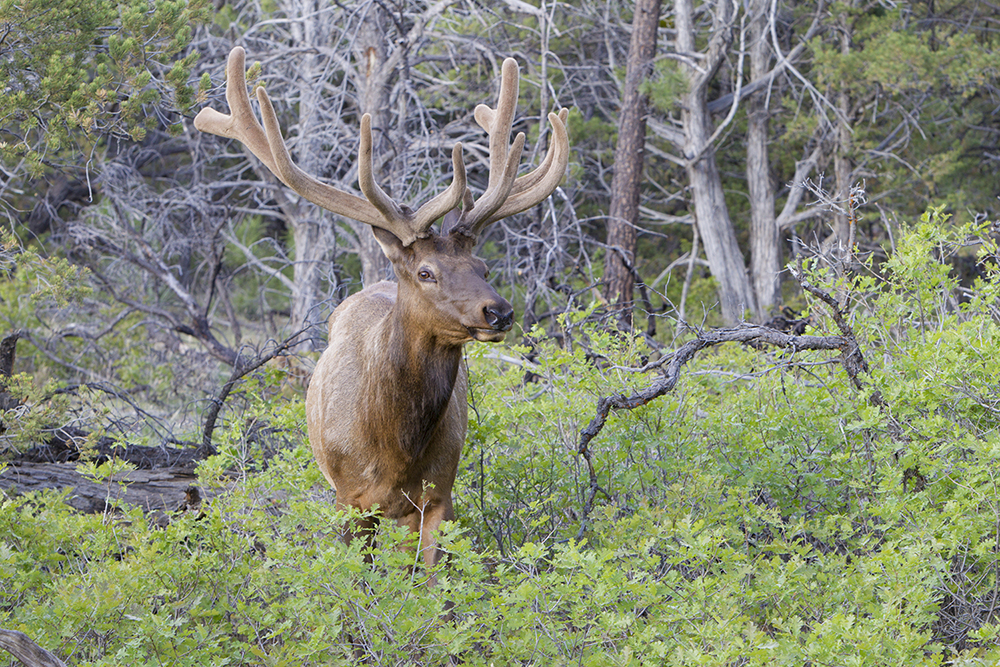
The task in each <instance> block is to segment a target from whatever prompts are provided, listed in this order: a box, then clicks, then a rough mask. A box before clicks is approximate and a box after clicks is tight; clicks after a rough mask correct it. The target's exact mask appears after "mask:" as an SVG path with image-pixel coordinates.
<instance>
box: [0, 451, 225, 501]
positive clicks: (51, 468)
mask: <svg viewBox="0 0 1000 667" xmlns="http://www.w3.org/2000/svg"><path fill="white" fill-rule="evenodd" d="M78 465H79V463H12V464H8V465H7V467H5V468H4V469H3V470H2V471H0V489H2V490H3V491H4V492H6V493H28V492H31V491H40V490H43V489H61V490H64V491H66V494H67V495H66V498H65V502H66V504H67V505H69V506H70V507H72V508H73V509H75V510H78V511H80V512H104V511H105V510H106V509H108V508H109V507H111V505H112V503H115V502H117V501H122V502H124V503H125V504H127V505H132V506H135V507H140V508H142V509H143V511H146V512H153V511H157V510H159V511H164V512H173V511H175V510H178V509H181V508H187V507H188V506H189V505H190V504H191V502H190V501H191V499H192V497H197V498H202V497H203V496H204V495H205V490H204V489H199V487H197V486H196V485H197V484H198V477H197V475H195V473H194V467H193V466H191V467H185V468H158V469H155V470H131V471H129V472H126V473H122V474H119V475H115V476H114V478H113V480H112V481H111V482H110V483H108V482H104V483H97V482H94V481H93V480H91V479H88V478H87V477H84V476H83V475H81V474H80V473H79V472H77V466H78ZM191 489H195V490H194V491H192V490H191Z"/></svg>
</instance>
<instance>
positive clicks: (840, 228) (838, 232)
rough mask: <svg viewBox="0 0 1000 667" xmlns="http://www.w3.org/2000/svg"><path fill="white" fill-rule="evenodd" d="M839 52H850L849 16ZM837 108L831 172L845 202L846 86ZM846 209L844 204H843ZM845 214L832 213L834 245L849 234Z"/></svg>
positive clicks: (848, 188) (848, 104)
mask: <svg viewBox="0 0 1000 667" xmlns="http://www.w3.org/2000/svg"><path fill="white" fill-rule="evenodd" d="M840 52H841V54H843V55H844V56H845V57H846V56H848V55H849V54H850V53H851V21H850V18H849V17H844V19H843V25H842V26H841V30H840ZM837 108H838V109H839V110H840V114H841V119H840V123H838V125H837V150H836V152H835V153H834V156H833V173H834V178H835V179H836V186H837V196H836V198H837V201H839V202H846V201H847V197H848V195H849V194H850V192H851V170H852V166H851V158H850V153H851V128H850V126H849V125H848V118H849V117H850V112H851V99H850V96H849V95H848V93H847V86H846V85H842V87H841V89H840V91H839V92H838V93H837ZM844 208H845V209H846V208H847V207H846V205H845V206H844ZM848 224H849V223H848V220H847V215H846V214H844V213H840V212H835V213H834V215H833V242H834V246H835V247H836V246H837V245H844V244H846V243H847V238H848V236H849V235H850V230H849V229H848Z"/></svg>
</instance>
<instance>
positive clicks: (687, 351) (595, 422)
mask: <svg viewBox="0 0 1000 667" xmlns="http://www.w3.org/2000/svg"><path fill="white" fill-rule="evenodd" d="M813 293H814V294H817V296H819V294H825V292H822V291H821V290H816V292H813ZM826 296H827V298H832V297H829V295H826ZM820 298H823V297H820ZM824 301H826V299H824ZM835 303H836V302H835V301H834V304H835ZM835 312H836V313H837V314H838V315H840V312H839V310H835ZM841 323H842V324H843V326H842V327H841V331H842V333H843V335H841V336H796V335H793V334H787V333H783V332H781V331H778V330H776V329H771V328H768V327H763V326H757V325H749V324H743V325H740V326H738V327H735V328H731V329H715V330H712V331H699V332H698V333H697V337H696V338H695V339H694V340H691V341H688V342H687V343H685V344H684V345H682V346H681V347H679V348H678V349H677V350H676V351H675V352H674V353H673V355H671V356H670V357H669V360H668V362H667V363H666V364H665V367H664V370H663V375H662V377H660V378H659V379H658V380H656V381H655V382H653V383H652V384H650V385H649V386H648V387H646V388H645V389H642V390H639V391H637V392H635V393H633V394H631V395H625V394H615V395H613V396H602V397H601V398H600V399H599V400H598V401H597V414H596V415H595V416H594V418H593V419H591V421H590V423H589V424H588V425H587V427H586V428H584V429H583V430H582V431H581V432H580V445H579V447H578V448H577V454H579V455H580V456H582V457H583V458H584V460H585V461H586V462H587V469H588V472H589V475H590V492H589V494H588V497H587V501H586V503H585V504H584V508H583V521H582V523H581V525H580V530H579V532H578V534H577V539H580V538H582V537H583V533H584V531H585V530H586V526H587V523H588V517H589V516H590V511H591V510H592V509H593V505H594V499H595V498H596V497H597V494H598V492H600V493H604V495H605V496H607V495H608V494H607V492H606V491H604V490H603V489H602V488H601V487H600V485H599V484H598V480H597V473H596V471H595V470H594V466H593V462H592V460H591V452H590V443H591V441H592V440H593V439H594V438H595V437H597V435H598V434H599V433H600V432H601V429H603V428H604V425H605V423H606V422H607V420H608V417H609V416H610V415H611V413H612V412H618V411H620V410H634V409H636V408H638V407H641V406H643V405H646V404H647V403H649V402H651V401H653V400H655V399H657V398H659V397H660V396H663V395H664V394H667V393H669V392H671V391H673V389H674V388H675V387H676V386H677V381H678V380H679V378H680V373H681V368H682V367H683V366H684V364H686V363H688V362H689V361H691V359H693V358H694V356H695V355H696V354H697V353H698V352H699V351H701V350H704V349H705V348H709V347H714V346H716V345H721V344H722V343H743V344H744V345H755V346H761V345H770V346H773V347H779V348H782V349H785V350H790V351H792V352H793V353H794V352H797V351H799V350H839V351H840V353H841V354H840V361H841V363H842V364H843V366H844V370H845V371H847V374H848V375H849V376H850V377H851V381H852V382H853V383H854V385H855V386H856V387H858V388H861V386H862V385H861V380H860V379H859V378H858V375H859V374H860V373H862V372H867V369H868V365H867V363H866V362H865V360H864V356H863V355H862V353H861V348H860V347H859V346H858V342H857V339H856V338H855V337H854V332H853V330H851V329H850V325H848V324H847V322H846V321H845V320H843V317H842V316H840V321H838V326H840V324H841Z"/></svg>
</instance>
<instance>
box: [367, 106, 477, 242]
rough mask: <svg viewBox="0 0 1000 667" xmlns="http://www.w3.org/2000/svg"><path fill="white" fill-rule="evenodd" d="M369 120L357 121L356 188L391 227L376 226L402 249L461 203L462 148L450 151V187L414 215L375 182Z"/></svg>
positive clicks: (463, 180) (463, 176)
mask: <svg viewBox="0 0 1000 667" xmlns="http://www.w3.org/2000/svg"><path fill="white" fill-rule="evenodd" d="M371 123H372V119H371V116H370V115H369V114H365V115H364V116H362V117H361V148H360V149H359V150H358V186H359V187H360V188H361V192H362V193H364V195H365V197H367V198H368V201H370V202H371V203H372V204H373V205H374V206H375V208H376V209H378V211H379V213H381V214H382V217H383V218H385V220H386V221H387V222H388V223H389V224H390V225H391V228H390V227H386V226H385V225H379V226H380V227H383V228H384V229H388V230H389V231H390V232H392V233H393V234H395V235H396V236H397V237H398V238H399V240H400V241H402V242H403V245H406V246H408V245H410V244H411V243H413V241H414V240H416V239H417V238H420V237H426V236H427V230H429V229H430V228H431V225H433V224H434V222H435V221H436V220H437V219H438V218H440V217H441V216H442V215H444V214H445V213H447V212H448V211H451V210H453V209H455V208H457V207H458V206H459V205H460V204H461V203H462V197H463V196H464V194H465V191H466V175H465V161H464V160H463V159H462V144H461V143H457V144H455V147H454V148H453V149H452V151H451V162H452V167H453V170H454V175H453V177H452V181H451V185H449V186H448V188H447V189H446V190H445V191H444V192H442V193H441V194H439V195H437V196H436V197H434V198H433V199H430V200H429V201H427V202H425V203H424V204H423V205H422V206H421V207H420V208H418V209H417V210H416V212H413V211H411V210H410V209H409V208H408V207H405V206H400V205H399V204H397V203H396V202H395V201H394V200H393V199H392V198H391V197H389V195H387V194H386V193H385V191H384V190H383V189H382V188H381V186H379V184H378V183H377V182H376V181H375V175H374V170H373V166H372V127H371Z"/></svg>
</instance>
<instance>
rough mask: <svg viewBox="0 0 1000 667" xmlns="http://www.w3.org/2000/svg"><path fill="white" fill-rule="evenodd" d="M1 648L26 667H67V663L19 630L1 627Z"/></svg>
mask: <svg viewBox="0 0 1000 667" xmlns="http://www.w3.org/2000/svg"><path fill="white" fill-rule="evenodd" d="M0 648H2V649H3V650H5V651H7V652H8V653H10V654H11V655H12V656H14V657H15V658H16V659H17V660H18V661H20V663H21V664H22V665H26V667H66V663H64V662H63V661H62V660H60V659H59V658H57V657H56V656H55V655H53V654H52V653H49V652H48V651H46V650H45V649H43V648H42V647H41V646H39V645H38V644H36V643H35V642H34V641H32V639H31V638H30V637H29V636H28V635H26V634H24V633H23V632H18V631H17V630H6V629H3V628H0Z"/></svg>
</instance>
